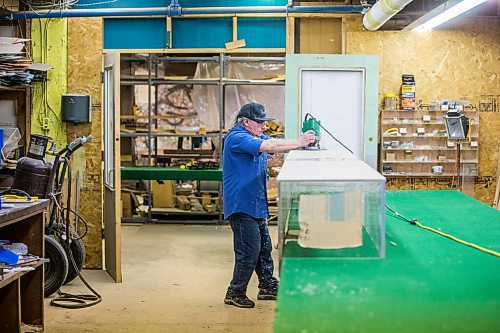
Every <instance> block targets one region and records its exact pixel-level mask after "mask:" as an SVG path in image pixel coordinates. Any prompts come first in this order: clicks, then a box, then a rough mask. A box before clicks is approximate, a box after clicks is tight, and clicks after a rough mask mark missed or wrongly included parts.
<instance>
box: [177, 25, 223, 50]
mask: <svg viewBox="0 0 500 333" xmlns="http://www.w3.org/2000/svg"><path fill="white" fill-rule="evenodd" d="M232 24H233V23H232V18H230V17H221V18H203V19H189V20H186V19H173V20H172V47H173V48H176V49H190V48H225V47H226V45H225V43H227V42H230V41H232V40H233V37H232V36H233V30H232V29H233V28H232Z"/></svg>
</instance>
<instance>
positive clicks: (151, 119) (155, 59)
mask: <svg viewBox="0 0 500 333" xmlns="http://www.w3.org/2000/svg"><path fill="white" fill-rule="evenodd" d="M121 61H143V62H144V61H146V63H147V67H148V74H147V75H127V74H122V75H121V81H120V85H121V86H129V85H132V86H135V85H147V86H148V122H147V124H148V130H147V132H144V133H121V134H120V137H122V138H136V137H146V138H147V142H148V161H147V167H128V168H123V167H122V172H121V173H122V179H143V180H146V181H147V187H148V197H147V199H148V208H149V209H148V215H147V218H146V219H145V221H143V220H141V221H140V222H151V221H152V216H151V211H152V200H151V199H152V193H151V179H156V178H157V177H155V176H152V175H153V174H155V173H156V174H157V175H172V177H174V178H173V179H187V178H186V177H188V178H189V177H191V175H194V173H189V171H192V170H185V171H186V173H185V175H183V176H179V175H180V173H179V170H173V172H172V173H169V172H168V170H162V169H159V168H158V158H157V157H158V144H157V143H158V138H161V137H190V138H195V137H203V138H207V137H212V138H218V139H219V142H222V140H223V137H224V135H223V130H224V128H225V124H224V122H225V121H224V119H225V87H226V86H231V85H259V86H276V85H278V86H284V85H285V82H284V80H283V81H270V80H235V79H228V78H226V77H225V69H226V65H227V63H229V62H232V61H245V62H274V63H284V62H285V57H284V56H279V57H259V56H230V55H226V54H224V53H220V54H218V55H211V56H186V55H181V56H176V55H170V54H169V55H165V54H156V53H151V54H148V55H147V56H146V57H145V58H138V57H134V56H122V57H121ZM199 61H211V62H217V63H218V64H219V77H218V78H213V79H203V80H202V79H182V80H177V79H176V80H171V79H165V78H159V77H158V64H159V63H160V62H199ZM153 73H154V74H153ZM164 84H190V85H216V86H218V87H219V110H218V111H219V132H218V133H207V134H175V133H154V132H153V131H152V127H153V124H154V125H155V126H156V125H157V124H158V123H157V121H158V111H157V108H156V106H157V105H158V89H157V87H158V86H159V85H164ZM152 87H155V92H154V94H153V92H152ZM153 99H154V105H155V107H153V106H152V104H153V103H152V102H153ZM153 146H154V147H155V148H154V154H153V151H152V147H153ZM222 150H223V147H222V144H219V145H218V149H217V151H216V153H217V155H216V157H218V158H219V160H221V159H222ZM153 157H154V161H155V163H154V166H153V165H151V160H152V159H153ZM210 171H214V170H210ZM174 174H175V175H174ZM220 174H222V170H221V169H220ZM196 175H197V176H195V177H200V178H196V179H193V180H200V179H204V176H203V173H197V174H196ZM159 177H163V176H159ZM179 177H180V178H179ZM213 178H214V173H213V172H211V173H210V175H207V179H209V180H213ZM220 180H222V178H221V179H220ZM218 197H219V199H218V201H219V207H221V206H222V183H221V182H220V183H219V196H218ZM188 213H189V212H187V214H188ZM218 215H219V216H218V217H219V220H218V221H219V223H221V222H222V221H223V214H222V210H221V209H219V212H218ZM133 221H134V222H136V221H137V219H133Z"/></svg>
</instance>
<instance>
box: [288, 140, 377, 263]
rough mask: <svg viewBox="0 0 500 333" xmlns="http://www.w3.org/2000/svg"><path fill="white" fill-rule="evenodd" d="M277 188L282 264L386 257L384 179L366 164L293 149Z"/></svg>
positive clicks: (339, 153) (325, 152)
mask: <svg viewBox="0 0 500 333" xmlns="http://www.w3.org/2000/svg"><path fill="white" fill-rule="evenodd" d="M278 186H279V240H278V241H279V250H280V261H281V258H282V257H283V255H285V256H286V257H296V258H301V257H317V258H325V259H333V258H342V259H346V258H352V259H367V258H375V259H376V258H384V256H385V211H384V203H385V178H384V177H383V176H382V175H381V174H379V173H378V172H377V171H375V170H373V169H372V168H371V167H370V166H368V165H367V164H366V163H365V162H363V161H361V160H359V159H358V158H356V157H355V156H354V155H351V154H348V153H346V152H343V151H328V150H319V151H318V150H316V151H314V150H296V151H291V152H290V153H289V154H288V156H287V158H286V159H285V163H284V164H283V167H282V169H281V171H280V174H279V175H278ZM285 244H286V246H285Z"/></svg>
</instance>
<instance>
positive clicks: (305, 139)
mask: <svg viewBox="0 0 500 333" xmlns="http://www.w3.org/2000/svg"><path fill="white" fill-rule="evenodd" d="M314 140H316V136H315V134H314V131H313V130H309V131H307V132H305V133H304V134H302V135H301V136H300V137H299V144H300V147H305V146H307V145H308V144H310V143H313V142H314Z"/></svg>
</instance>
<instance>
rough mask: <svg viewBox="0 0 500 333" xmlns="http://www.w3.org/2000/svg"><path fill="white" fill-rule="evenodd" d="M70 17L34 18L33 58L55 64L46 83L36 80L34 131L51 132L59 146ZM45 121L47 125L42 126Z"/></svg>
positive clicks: (62, 131) (63, 138) (62, 141)
mask: <svg viewBox="0 0 500 333" xmlns="http://www.w3.org/2000/svg"><path fill="white" fill-rule="evenodd" d="M67 35H68V29H67V19H36V20H32V24H31V38H32V46H33V61H34V62H42V63H46V64H49V65H51V66H54V69H51V70H49V71H48V72H47V82H46V83H45V84H42V83H36V84H33V89H32V93H33V95H32V98H33V99H32V100H33V102H32V103H33V104H32V110H31V132H32V133H36V134H43V135H47V136H50V137H51V138H52V139H54V141H55V142H57V147H58V149H60V148H62V147H64V146H65V145H66V143H67V141H66V126H65V124H64V123H63V122H61V95H62V94H65V93H66V89H67V83H66V78H67V73H68V62H67ZM43 124H46V127H47V128H46V129H44V128H43Z"/></svg>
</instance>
